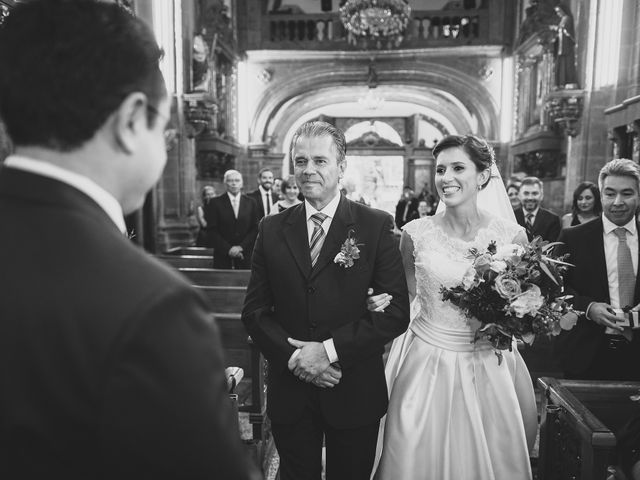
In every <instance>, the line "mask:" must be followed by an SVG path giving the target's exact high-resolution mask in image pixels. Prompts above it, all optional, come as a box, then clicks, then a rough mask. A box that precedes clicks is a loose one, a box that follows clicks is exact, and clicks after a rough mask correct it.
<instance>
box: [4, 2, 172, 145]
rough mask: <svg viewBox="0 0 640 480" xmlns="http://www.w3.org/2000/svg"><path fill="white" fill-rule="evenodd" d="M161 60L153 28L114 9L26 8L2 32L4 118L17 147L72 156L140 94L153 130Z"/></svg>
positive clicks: (93, 5) (83, 5)
mask: <svg viewBox="0 0 640 480" xmlns="http://www.w3.org/2000/svg"><path fill="white" fill-rule="evenodd" d="M161 57H162V50H161V49H160V48H159V47H158V44H157V42H156V40H155V38H154V35H153V32H152V31H151V30H150V29H149V27H148V26H147V25H146V24H145V23H144V22H143V21H142V20H140V19H139V18H136V17H135V16H133V15H132V14H131V13H129V12H128V11H127V10H125V9H124V8H122V7H120V6H118V5H117V4H115V3H109V2H103V1H96V0H32V1H29V2H25V3H20V4H18V5H17V6H16V7H15V8H14V9H13V10H12V11H11V13H10V15H9V16H8V17H7V18H6V19H5V21H4V23H3V24H2V26H0V117H2V119H3V121H4V123H5V124H6V127H7V131H8V133H9V136H10V137H11V139H12V140H13V142H14V143H15V144H16V145H19V146H41V147H47V148H52V149H56V150H60V151H69V150H73V149H75V148H78V147H80V146H81V145H82V144H83V143H84V142H86V141H87V140H89V139H91V138H92V137H93V135H94V134H95V132H96V131H97V130H98V129H99V128H100V127H101V126H102V125H103V124H104V122H105V121H106V120H107V118H108V117H109V115H111V114H112V113H113V112H114V111H115V110H116V109H117V108H118V106H119V105H120V104H121V103H122V101H123V100H124V99H125V98H126V97H127V95H129V94H131V93H133V92H141V93H144V94H145V95H146V96H147V99H148V102H149V109H148V112H147V118H148V121H149V124H150V125H153V122H154V121H155V119H156V116H157V110H156V108H155V107H156V106H157V104H158V102H159V101H160V100H161V99H162V98H164V96H165V95H166V89H165V87H164V81H163V78H162V74H161V73H160V69H159V65H158V63H159V60H160V58H161Z"/></svg>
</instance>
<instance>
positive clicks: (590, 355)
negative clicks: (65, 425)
mask: <svg viewBox="0 0 640 480" xmlns="http://www.w3.org/2000/svg"><path fill="white" fill-rule="evenodd" d="M598 184H599V186H600V192H601V194H600V196H601V200H602V208H603V215H602V216H600V217H598V218H597V219H595V220H592V221H590V222H586V223H582V224H580V225H576V226H575V227H569V228H565V229H564V230H562V234H561V235H560V237H559V238H558V241H560V242H562V244H561V245H560V246H559V247H558V248H559V249H560V250H561V253H568V254H569V259H568V261H569V262H571V263H572V264H573V265H574V267H571V268H569V270H568V271H567V274H566V276H565V279H564V286H565V290H566V293H567V294H568V295H572V296H573V297H572V299H571V301H572V302H573V306H574V308H575V309H576V310H578V311H580V312H584V313H582V314H581V315H580V316H579V317H578V320H577V323H576V325H575V326H574V327H573V329H571V330H568V331H562V333H560V335H559V336H558V337H556V338H555V345H554V353H555V355H556V357H557V358H558V360H559V363H560V365H561V367H562V369H563V371H564V375H565V378H575V379H581V380H633V381H640V368H638V366H639V365H640V335H638V333H639V332H640V330H632V329H631V328H629V327H622V326H620V325H619V322H620V321H621V319H619V318H618V317H617V316H616V314H615V313H614V311H615V310H616V309H618V310H621V309H623V308H625V307H632V308H633V309H634V310H638V309H639V306H638V304H639V303H640V282H637V281H636V277H637V272H638V223H637V220H636V212H637V210H638V207H639V206H640V194H639V192H640V189H639V187H640V167H639V166H638V164H637V163H636V162H634V161H633V160H627V159H615V160H611V161H610V162H608V163H607V164H605V165H604V167H602V169H601V170H600V174H599V176H598ZM568 315H575V314H573V313H569V314H568Z"/></svg>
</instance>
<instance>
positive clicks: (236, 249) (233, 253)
mask: <svg viewBox="0 0 640 480" xmlns="http://www.w3.org/2000/svg"><path fill="white" fill-rule="evenodd" d="M242 252H243V248H242V247H241V246H240V245H234V246H233V247H231V248H230V249H229V256H230V257H231V258H239V259H240V260H243V259H244V255H242Z"/></svg>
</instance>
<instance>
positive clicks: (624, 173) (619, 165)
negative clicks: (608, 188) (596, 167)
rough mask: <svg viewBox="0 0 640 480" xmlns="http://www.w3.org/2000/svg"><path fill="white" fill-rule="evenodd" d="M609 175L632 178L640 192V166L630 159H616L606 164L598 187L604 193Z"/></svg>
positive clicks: (601, 172)
mask: <svg viewBox="0 0 640 480" xmlns="http://www.w3.org/2000/svg"><path fill="white" fill-rule="evenodd" d="M609 175H611V176H617V177H631V178H633V179H634V180H635V181H636V189H637V190H638V192H640V165H638V164H637V163H636V162H634V161H633V160H629V159H628V158H614V159H613V160H611V161H610V162H607V163H605V164H604V167H602V168H601V169H600V174H599V175H598V186H599V187H600V192H602V185H603V184H604V179H605V178H607V177H608V176H609Z"/></svg>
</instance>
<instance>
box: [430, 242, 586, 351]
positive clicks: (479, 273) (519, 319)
mask: <svg viewBox="0 0 640 480" xmlns="http://www.w3.org/2000/svg"><path fill="white" fill-rule="evenodd" d="M556 245H558V243H557V242H555V243H549V242H546V241H544V240H542V238H541V237H536V238H534V239H533V240H532V241H531V242H530V243H528V244H526V245H517V244H508V245H503V246H500V247H497V246H496V243H495V242H491V243H489V245H488V246H487V249H486V250H485V251H483V252H482V251H479V250H478V249H476V248H472V249H470V250H469V258H470V259H471V260H472V264H471V266H470V267H469V269H468V270H467V272H466V273H465V275H464V277H463V279H462V283H460V284H459V285H457V286H455V287H449V288H447V287H444V286H443V287H442V288H441V293H442V299H443V300H445V301H449V302H451V303H453V304H454V305H456V306H458V307H459V308H461V309H462V310H463V311H464V313H465V314H466V315H467V316H468V317H474V318H476V319H478V320H479V321H480V323H481V326H480V328H479V329H478V330H476V332H475V337H474V340H473V341H474V342H478V341H479V340H486V341H488V342H489V343H490V344H491V345H492V346H493V347H494V348H495V349H496V355H497V356H498V361H499V362H501V361H502V354H501V352H500V351H501V350H505V349H509V350H511V348H512V339H513V337H515V338H516V339H519V340H522V341H523V342H525V343H526V344H529V345H530V344H531V343H533V340H534V339H535V336H536V335H541V334H542V335H547V336H554V335H558V334H559V333H560V331H561V330H563V329H564V330H568V329H570V328H572V327H573V323H571V322H570V321H569V320H568V318H575V316H565V314H567V313H568V312H570V311H573V310H572V308H571V306H570V305H569V304H568V303H567V299H568V298H569V297H568V296H565V295H563V292H562V290H563V288H562V286H563V275H564V273H565V272H566V271H567V269H568V268H570V267H572V265H571V264H569V263H567V262H566V261H565V259H566V255H562V256H558V255H554V253H553V248H554V247H555V246H556Z"/></svg>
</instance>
